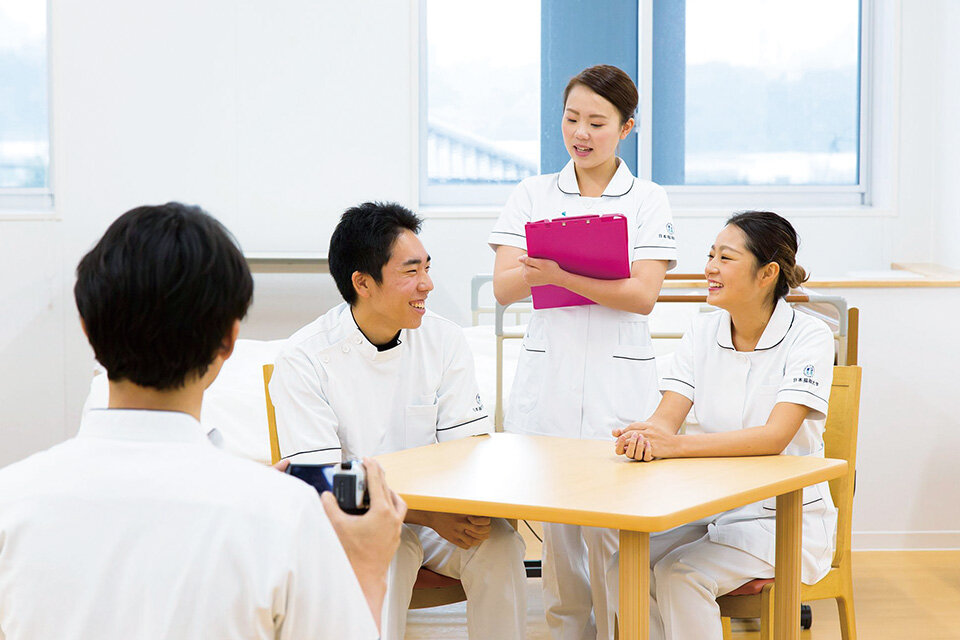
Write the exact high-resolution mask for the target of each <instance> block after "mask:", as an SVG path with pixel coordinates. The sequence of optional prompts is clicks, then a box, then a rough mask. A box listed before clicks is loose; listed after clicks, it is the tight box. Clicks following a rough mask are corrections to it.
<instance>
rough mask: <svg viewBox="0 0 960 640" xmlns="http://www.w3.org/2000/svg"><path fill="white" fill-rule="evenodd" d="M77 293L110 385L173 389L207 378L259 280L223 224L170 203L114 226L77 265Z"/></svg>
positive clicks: (136, 212) (133, 214) (133, 212)
mask: <svg viewBox="0 0 960 640" xmlns="http://www.w3.org/2000/svg"><path fill="white" fill-rule="evenodd" d="M73 293H74V297H75V299H76V302H77V309H78V310H79V311H80V317H81V318H82V319H83V323H84V326H85V327H86V331H87V337H88V339H89V340H90V346H92V347H93V352H94V354H95V355H96V357H97V360H98V361H99V362H100V364H102V365H103V366H104V367H105V368H106V370H107V376H108V377H109V379H110V380H114V381H118V380H129V381H130V382H133V383H135V384H137V385H140V386H142V387H152V388H155V389H158V390H167V389H177V388H180V387H182V386H183V384H184V382H185V380H186V377H187V376H188V375H190V374H192V373H196V374H197V375H200V376H202V375H204V374H205V373H206V372H207V368H208V367H209V366H210V363H212V362H213V359H214V357H215V355H216V352H217V349H218V348H219V347H220V345H221V344H223V339H224V337H225V336H226V335H227V334H228V332H229V331H230V328H231V326H232V325H233V323H234V321H235V320H238V319H241V318H243V317H244V316H245V315H246V313H247V309H248V308H249V306H250V301H251V300H252V298H253V279H252V278H251V276H250V269H249V268H248V267H247V263H246V260H245V259H244V257H243V254H242V253H241V252H240V248H239V246H238V245H237V242H236V240H235V239H234V238H233V236H232V235H231V234H230V232H229V231H227V230H226V228H224V226H223V225H222V224H220V223H219V222H218V221H217V220H216V219H214V218H213V217H211V216H210V215H208V214H207V213H205V212H204V211H203V210H202V209H200V208H199V207H191V206H186V205H183V204H179V203H177V202H170V203H167V204H164V205H159V206H144V207H137V208H136V209H131V210H130V211H127V212H126V213H125V214H123V215H122V216H120V217H119V218H117V219H116V221H114V223H113V224H111V225H110V228H109V229H107V232H106V233H105V234H104V235H103V237H102V238H101V239H100V241H99V242H97V244H96V246H95V247H94V248H93V249H92V250H91V251H90V252H89V253H88V254H87V255H85V256H84V257H83V259H82V260H80V264H79V265H78V266H77V284H76V286H74V289H73Z"/></svg>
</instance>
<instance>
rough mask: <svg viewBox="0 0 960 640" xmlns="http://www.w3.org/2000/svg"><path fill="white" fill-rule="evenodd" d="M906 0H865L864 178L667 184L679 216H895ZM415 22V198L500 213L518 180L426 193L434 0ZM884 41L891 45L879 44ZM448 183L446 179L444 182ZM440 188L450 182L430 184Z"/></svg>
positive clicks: (645, 101) (643, 11) (649, 9)
mask: <svg viewBox="0 0 960 640" xmlns="http://www.w3.org/2000/svg"><path fill="white" fill-rule="evenodd" d="M901 1H902V0H860V7H861V9H860V10H861V30H860V135H859V153H860V159H859V183H858V184H856V185H824V186H818V185H812V186H806V185H784V186H763V185H746V186H740V185H731V186H718V185H665V186H664V188H665V189H666V191H667V193H668V195H669V197H670V202H671V206H672V208H673V213H674V215H675V216H677V217H710V218H713V217H717V218H719V217H725V216H728V215H729V213H730V211H731V210H734V209H744V208H750V207H768V208H770V207H776V208H777V209H779V210H783V211H786V212H789V213H790V215H799V216H824V215H844V216H846V215H858V214H859V215H870V216H878V215H880V216H893V215H896V208H897V188H896V178H897V174H898V169H899V167H898V162H897V159H896V154H897V151H898V140H897V131H898V126H897V125H898V123H899V112H898V109H897V95H896V92H897V88H898V86H899V63H900V59H899V43H900V29H899V26H900V5H901ZM653 2H654V0H638V11H637V18H638V23H639V24H638V34H639V39H640V42H639V46H638V49H637V51H638V57H639V60H638V69H639V76H640V87H639V88H640V104H639V106H638V115H639V118H638V127H637V134H636V135H638V136H639V139H638V145H637V147H638V158H637V161H638V167H639V171H638V175H639V177H642V178H646V179H648V180H649V179H650V178H651V161H652V156H653V145H652V135H653V132H652V128H651V127H650V126H645V124H646V123H650V122H651V121H652V114H653V104H652V84H653V79H652V71H653V43H652V17H653ZM412 3H413V5H414V7H413V8H414V12H415V15H416V17H415V20H414V22H415V24H417V25H418V26H419V28H418V33H417V38H416V39H415V51H416V54H417V62H416V63H415V68H416V71H417V74H416V75H417V77H416V79H415V82H414V83H413V85H414V93H415V96H414V102H415V104H416V110H415V113H416V114H417V118H418V120H417V125H418V151H417V154H416V155H417V156H418V157H417V161H416V162H415V163H414V166H415V167H417V172H418V175H417V180H416V186H415V189H414V191H415V193H414V199H413V201H414V202H417V203H418V204H419V206H420V208H421V210H423V211H424V212H425V213H426V214H427V215H437V216H439V217H453V216H456V215H457V212H458V211H460V212H463V213H464V214H465V215H469V216H470V217H476V216H477V215H478V212H479V211H481V210H487V211H488V214H489V217H495V216H496V215H497V214H498V212H499V209H500V208H501V207H502V204H503V203H504V202H505V201H506V198H507V197H508V195H509V193H510V191H511V190H512V188H513V187H512V186H507V185H489V186H486V185H470V186H469V187H470V188H465V187H461V186H455V187H454V186H451V187H449V190H448V191H447V193H445V194H443V196H442V197H431V198H429V199H428V198H426V197H425V196H426V195H427V194H428V191H427V174H426V169H427V158H426V151H427V149H426V145H427V136H426V133H427V129H426V109H427V105H426V100H427V96H426V82H427V77H426V74H427V68H426V56H425V53H426V38H427V34H426V0H412ZM876 43H884V46H882V47H879V46H876ZM441 187H442V185H441ZM430 189H431V190H432V191H434V192H433V193H431V194H430V195H431V196H436V195H438V193H443V191H444V190H443V189H442V188H441V189H440V190H437V187H436V186H434V187H431V188H430Z"/></svg>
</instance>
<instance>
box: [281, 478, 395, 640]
mask: <svg viewBox="0 0 960 640" xmlns="http://www.w3.org/2000/svg"><path fill="white" fill-rule="evenodd" d="M310 493H313V490H312V489H310ZM305 500H306V501H307V504H305V505H304V509H303V511H302V513H301V514H300V518H299V519H298V520H299V521H298V522H297V524H296V527H295V528H294V530H293V531H294V533H293V540H292V541H291V544H290V563H289V565H288V567H287V575H286V584H285V587H286V588H285V589H284V592H283V593H282V594H280V595H278V600H279V602H278V603H277V605H276V607H275V608H276V611H275V614H276V615H277V617H278V618H279V621H278V625H277V626H278V633H277V636H276V637H277V638H281V639H283V640H294V639H299V638H317V639H323V638H330V639H331V640H332V639H334V638H358V639H361V640H363V639H367V638H369V639H371V640H373V639H374V638H377V637H378V635H379V634H378V633H377V627H376V624H375V623H374V621H373V616H371V615H370V608H369V606H368V605H367V601H366V598H365V597H364V595H363V591H362V590H361V589H360V583H359V582H357V578H356V575H355V574H354V573H353V569H352V568H351V567H350V562H349V560H348V559H347V556H346V554H345V553H344V551H343V547H342V546H341V544H340V540H339V539H338V538H337V536H336V534H335V533H334V531H333V527H332V526H331V525H330V521H329V520H327V517H326V514H324V513H323V508H322V506H321V503H320V501H319V500H317V498H316V494H315V493H313V495H312V496H307V497H306V498H305Z"/></svg>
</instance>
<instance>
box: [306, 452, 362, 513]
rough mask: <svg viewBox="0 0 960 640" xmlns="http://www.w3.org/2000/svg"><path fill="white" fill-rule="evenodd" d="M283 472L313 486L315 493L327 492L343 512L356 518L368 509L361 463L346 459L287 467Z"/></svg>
mask: <svg viewBox="0 0 960 640" xmlns="http://www.w3.org/2000/svg"><path fill="white" fill-rule="evenodd" d="M287 473H288V474H290V475H291V476H294V477H296V478H299V479H300V480H303V481H304V482H306V483H307V484H309V485H311V486H313V488H315V489H316V490H317V493H318V494H320V493H323V492H324V491H330V492H331V493H333V497H334V498H336V499H337V504H338V505H340V508H341V509H343V510H344V511H345V512H346V513H350V514H354V515H360V514H362V513H366V512H367V510H368V509H369V508H370V493H369V492H368V491H367V477H366V473H365V471H364V468H363V463H361V462H360V461H359V460H347V461H346V462H337V463H334V464H291V465H289V466H288V467H287Z"/></svg>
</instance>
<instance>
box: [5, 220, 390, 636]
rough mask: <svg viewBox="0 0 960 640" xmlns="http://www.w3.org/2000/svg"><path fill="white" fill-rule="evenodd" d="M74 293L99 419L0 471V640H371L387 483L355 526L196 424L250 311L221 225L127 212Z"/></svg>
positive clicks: (309, 491) (245, 282)
mask: <svg viewBox="0 0 960 640" xmlns="http://www.w3.org/2000/svg"><path fill="white" fill-rule="evenodd" d="M74 292H75V296H76V301H77V308H78V309H79V311H80V318H81V322H82V324H83V329H84V332H85V333H86V334H87V337H88V339H89V340H90V345H91V346H92V347H93V351H94V354H95V355H96V357H97V359H98V360H99V361H100V363H101V364H102V365H103V366H104V368H106V370H107V376H108V378H109V386H110V400H109V408H108V409H99V410H92V411H90V412H89V413H88V414H87V415H85V416H84V418H83V420H82V422H81V425H80V431H79V433H78V434H77V436H76V437H75V438H73V439H71V440H68V441H66V442H64V443H62V444H59V445H57V446H55V447H53V448H51V449H49V450H48V451H44V452H41V453H38V454H36V455H33V456H31V457H29V458H27V459H26V460H22V461H20V462H17V463H15V464H12V465H10V466H8V467H6V468H4V469H0V638H3V637H4V636H6V640H15V639H16V640H19V639H24V640H35V639H37V638H100V639H107V640H111V639H116V640H120V639H124V640H126V639H132V638H138V639H147V640H150V639H161V638H162V639H169V640H174V639H176V640H185V639H186V640H206V639H208V638H218V639H232V638H236V639H238V640H239V639H241V638H242V639H244V640H250V639H252V638H263V639H266V638H291V639H292V638H311V639H317V638H330V639H333V638H336V639H340V638H360V639H363V638H370V639H373V638H376V637H377V627H376V620H379V617H380V612H381V608H382V603H383V597H384V593H385V590H386V574H387V569H388V567H389V564H390V562H391V559H392V557H393V555H394V550H395V549H396V547H397V544H398V542H399V536H400V527H401V525H402V519H403V514H404V512H405V506H404V505H403V502H402V501H401V500H400V499H399V498H397V497H396V496H395V495H393V494H392V493H391V492H390V491H389V489H387V488H386V485H385V483H384V481H383V471H382V469H380V467H379V466H378V465H377V464H376V463H374V462H372V461H371V462H369V464H368V467H367V470H368V474H369V480H370V492H371V509H370V511H368V512H367V513H366V514H365V515H363V516H348V515H346V514H344V513H343V512H342V511H340V510H339V508H338V507H337V506H336V501H335V500H332V499H331V496H330V494H324V496H323V504H322V506H321V500H319V499H318V497H317V493H316V491H315V490H314V489H313V488H312V487H310V486H309V485H307V484H305V483H302V482H301V481H300V480H297V479H295V478H292V477H290V476H287V475H285V474H283V473H279V472H278V471H276V470H274V469H271V468H269V467H266V466H263V465H260V464H257V463H255V462H250V461H248V460H243V459H240V458H237V457H234V456H231V455H229V454H227V453H225V452H223V451H220V450H219V449H217V448H216V447H215V446H214V445H213V444H211V442H210V440H208V439H207V435H206V433H205V430H204V429H203V428H201V426H200V422H199V419H200V407H201V403H202V401H203V394H204V390H205V389H206V388H207V387H208V386H209V385H210V383H211V382H213V380H214V378H216V377H217V374H218V373H219V371H220V369H221V367H222V365H223V363H224V361H225V360H226V359H227V358H228V357H229V356H230V354H231V352H232V350H233V346H234V343H235V341H236V339H237V333H238V331H239V328H240V319H241V318H243V316H244V315H245V314H246V312H247V308H248V307H249V305H250V300H251V298H252V295H253V281H252V279H251V277H250V271H249V270H248V268H247V264H246V262H245V260H244V258H243V255H242V254H241V253H240V250H239V248H238V247H237V246H236V244H235V242H234V241H233V239H232V238H231V237H230V235H229V233H228V232H227V231H226V229H224V228H223V226H221V225H220V223H219V222H217V221H216V220H214V219H213V218H211V217H210V216H208V215H207V214H205V213H204V212H203V211H201V210H200V209H198V208H196V207H186V206H184V205H181V204H177V203H170V204H166V205H162V206H155V207H140V208H137V209H133V210H132V211H128V212H127V213H125V214H124V215H123V216H121V217H120V218H119V219H117V220H116V221H115V222H114V223H113V224H112V225H111V226H110V228H109V229H108V230H107V232H106V234H105V235H104V236H103V238H102V239H101V240H100V241H99V242H98V243H97V245H96V246H95V247H94V248H93V249H92V250H91V251H90V252H89V253H88V254H87V255H86V256H85V257H84V258H83V260H81V262H80V265H79V266H78V267H77V283H76V287H75V289H74ZM325 511H326V513H324V512H325ZM331 524H332V525H333V526H331ZM338 537H339V538H340V540H339V541H338ZM345 552H346V553H345ZM351 565H352V570H351Z"/></svg>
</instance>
